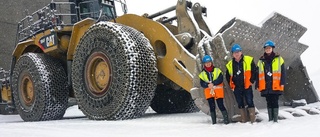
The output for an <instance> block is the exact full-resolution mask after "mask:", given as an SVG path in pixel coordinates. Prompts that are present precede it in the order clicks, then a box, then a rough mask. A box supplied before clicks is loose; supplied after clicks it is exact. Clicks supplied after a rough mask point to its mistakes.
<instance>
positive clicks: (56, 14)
mask: <svg viewBox="0 0 320 137" xmlns="http://www.w3.org/2000/svg"><path fill="white" fill-rule="evenodd" d="M117 5H120V6H121V8H122V11H123V12H124V14H123V15H121V16H120V15H118V10H116V7H117ZM173 11H175V15H174V16H173V17H168V16H166V15H168V14H167V13H169V12H173ZM206 15H207V11H206V8H205V7H204V6H202V5H200V3H192V2H191V1H187V0H178V1H177V4H176V5H174V6H172V7H169V8H167V9H164V10H162V11H159V12H157V13H154V14H147V13H146V14H144V15H136V14H128V13H127V6H126V3H125V1H122V0H59V1H58V0H53V1H52V2H51V3H50V4H48V5H47V6H45V7H43V8H41V9H39V10H37V11H36V12H34V13H32V14H29V15H27V16H26V17H25V18H23V19H22V20H21V21H20V22H19V23H18V32H17V43H16V47H15V49H14V51H13V53H12V61H11V62H12V63H11V69H10V71H9V72H8V73H7V72H6V75H5V76H2V77H3V78H2V79H3V80H1V81H2V83H3V84H2V86H1V95H2V96H1V102H2V106H5V109H3V110H4V111H8V112H12V113H13V112H16V113H18V114H19V115H20V116H21V118H22V119H23V120H24V121H46V120H57V119H62V118H63V115H64V113H65V111H66V109H67V108H68V106H69V105H68V99H69V98H75V99H76V104H77V105H78V106H79V109H80V110H81V111H82V112H83V113H84V114H85V115H86V116H87V117H88V118H89V119H93V120H124V119H133V118H138V117H141V116H142V115H143V114H144V113H145V111H146V110H147V109H148V107H151V108H152V109H153V110H154V111H155V112H157V113H165V114H167V113H188V112H198V111H199V110H201V111H202V112H204V113H206V114H208V113H209V111H208V105H207V104H206V100H205V99H204V96H203V91H202V89H201V88H200V86H199V79H198V73H199V71H201V63H200V58H201V57H203V55H205V54H209V55H211V56H212V57H214V59H215V64H216V66H217V67H220V68H222V69H224V71H225V68H224V66H225V63H226V61H228V59H230V54H229V52H228V49H230V46H231V45H232V44H233V43H235V42H238V43H241V44H243V45H245V47H244V49H245V50H244V52H247V53H248V54H251V53H257V51H260V50H262V48H261V47H262V46H260V45H261V43H262V42H263V41H264V40H266V39H268V38H274V39H275V42H278V43H281V44H279V45H284V47H283V48H280V49H281V51H284V52H285V54H282V55H283V56H284V58H285V59H286V62H289V63H287V65H288V66H290V67H288V71H291V72H292V73H295V75H298V76H300V77H302V78H301V79H302V80H304V81H309V77H308V76H307V73H306V71H301V70H302V69H301V66H303V65H302V63H301V61H300V58H299V57H300V54H301V53H302V52H303V51H304V50H305V49H306V48H307V46H306V45H303V44H300V43H298V42H297V41H298V39H299V38H300V37H301V36H302V34H303V33H304V32H305V31H306V29H305V28H304V27H302V26H300V25H299V24H296V23H295V22H293V21H291V20H290V19H287V18H286V17H284V16H281V15H280V14H278V13H274V16H273V18H272V19H270V20H269V21H270V22H269V23H266V27H265V28H259V27H256V26H254V25H251V24H249V23H246V22H244V21H241V20H240V19H233V20H231V21H230V22H228V23H227V24H226V25H225V26H223V27H222V29H221V30H220V31H219V32H217V33H216V34H213V33H212V32H211V31H210V28H209V27H208V25H207V24H206V22H205V21H204V17H205V16H206ZM274 18H275V19H279V20H280V21H275V19H274ZM274 22H279V24H274ZM292 24H294V25H295V26H293V27H295V29H290V30H289V29H287V28H284V27H282V26H281V25H283V26H289V27H291V26H292ZM270 25H271V26H270ZM301 29H302V30H301ZM282 33H283V35H280V34H282ZM291 34H292V35H291ZM286 50H294V51H295V52H289V51H286ZM261 53H262V52H261ZM289 53H290V54H289ZM254 56H255V58H257V56H258V55H254ZM295 61H300V62H299V63H296V62H295ZM293 62H295V63H293ZM4 72H5V71H3V73H4ZM289 76H290V74H289ZM298 83H300V82H298ZM225 85H226V86H225V88H226V90H225V92H226V94H225V95H226V97H225V98H226V99H225V101H226V104H227V109H228V110H230V111H229V113H230V114H229V115H235V114H237V109H236V108H235V107H234V106H235V105H234V103H235V101H234V99H233V94H232V92H231V91H230V90H229V88H228V87H227V84H226V82H225ZM296 85H297V82H293V81H289V82H288V85H287V87H289V88H288V90H286V92H285V94H286V95H287V96H285V98H284V99H282V100H284V101H288V100H289V101H290V100H292V99H298V98H306V99H307V100H308V102H315V101H317V100H318V96H317V95H316V92H315V91H314V89H313V87H312V83H309V84H307V86H302V87H294V86H296ZM291 87H294V89H295V90H299V89H300V90H302V89H306V90H304V91H303V92H308V93H305V94H308V97H305V96H300V95H296V93H298V92H300V91H295V90H292V89H291ZM289 89H290V90H289ZM190 93H191V94H190ZM0 113H4V112H3V111H1V112H0Z"/></svg>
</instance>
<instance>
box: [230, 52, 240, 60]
mask: <svg viewBox="0 0 320 137" xmlns="http://www.w3.org/2000/svg"><path fill="white" fill-rule="evenodd" d="M241 55H242V52H241V51H236V52H233V53H232V56H233V57H234V58H235V59H237V60H238V59H240V58H241Z"/></svg>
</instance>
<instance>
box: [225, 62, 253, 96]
mask: <svg viewBox="0 0 320 137" xmlns="http://www.w3.org/2000/svg"><path fill="white" fill-rule="evenodd" d="M252 61H253V57H251V56H243V62H242V63H243V71H244V73H243V76H244V78H243V79H244V89H248V88H249V87H250V86H251V85H252V83H251V81H250V78H251V77H252V74H251V69H252V68H251V63H252ZM232 66H233V65H232V60H230V61H229V62H228V63H227V65H226V67H227V70H228V72H229V75H230V82H229V85H230V88H231V89H232V90H234V88H235V87H236V86H235V84H234V81H232V77H233V67H232Z"/></svg>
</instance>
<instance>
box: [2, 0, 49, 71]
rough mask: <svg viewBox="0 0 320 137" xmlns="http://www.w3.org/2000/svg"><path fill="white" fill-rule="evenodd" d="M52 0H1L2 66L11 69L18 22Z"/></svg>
mask: <svg viewBox="0 0 320 137" xmlns="http://www.w3.org/2000/svg"><path fill="white" fill-rule="evenodd" d="M50 2H51V0H1V1H0V13H1V14H0V67H2V68H4V69H5V70H9V68H10V64H11V54H12V52H13V50H14V47H15V44H16V32H17V24H18V22H19V21H20V20H21V19H22V18H24V17H25V15H26V12H25V10H28V11H29V14H31V13H33V12H34V11H36V10H38V9H40V8H42V7H44V6H45V5H47V4H49V3H50Z"/></svg>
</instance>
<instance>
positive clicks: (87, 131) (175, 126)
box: [0, 103, 320, 137]
mask: <svg viewBox="0 0 320 137" xmlns="http://www.w3.org/2000/svg"><path fill="white" fill-rule="evenodd" d="M308 106H310V107H312V108H316V109H317V110H318V111H320V110H319V109H320V103H314V104H309V105H308ZM286 109H287V108H282V109H281V111H280V115H281V116H283V117H286V118H287V119H286V120H279V123H273V122H268V119H267V114H266V110H260V113H259V115H258V116H259V117H261V118H262V119H263V121H262V122H259V123H254V124H250V123H249V122H248V123H231V124H228V125H224V124H222V123H218V124H216V125H211V119H210V117H209V116H208V115H206V114H204V113H202V112H198V113H185V114H170V115H160V114H156V113H154V112H153V111H152V110H151V109H149V110H148V111H147V113H146V114H145V115H144V116H143V117H141V118H138V119H133V120H123V121H93V120H89V119H87V118H86V117H84V115H83V114H82V112H81V111H79V110H78V108H77V106H73V107H70V108H69V109H68V110H67V112H66V114H65V118H64V119H63V120H57V121H45V122H23V121H22V120H21V119H20V117H19V116H17V115H6V116H5V115H0V135H1V137H44V136H45V137H72V136H76V137H88V136H90V137H97V136H109V137H151V136H152V137H209V136H211V137H212V136H220V137H271V136H272V137H318V136H319V135H320V133H319V131H318V130H319V129H320V124H319V123H320V115H319V114H318V115H309V114H306V112H305V111H301V109H294V110H296V113H299V114H301V115H304V116H302V117H293V116H292V115H291V114H289V113H288V112H286V111H285V110H286ZM221 120H222V119H220V121H221ZM221 122H222V121H221Z"/></svg>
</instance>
